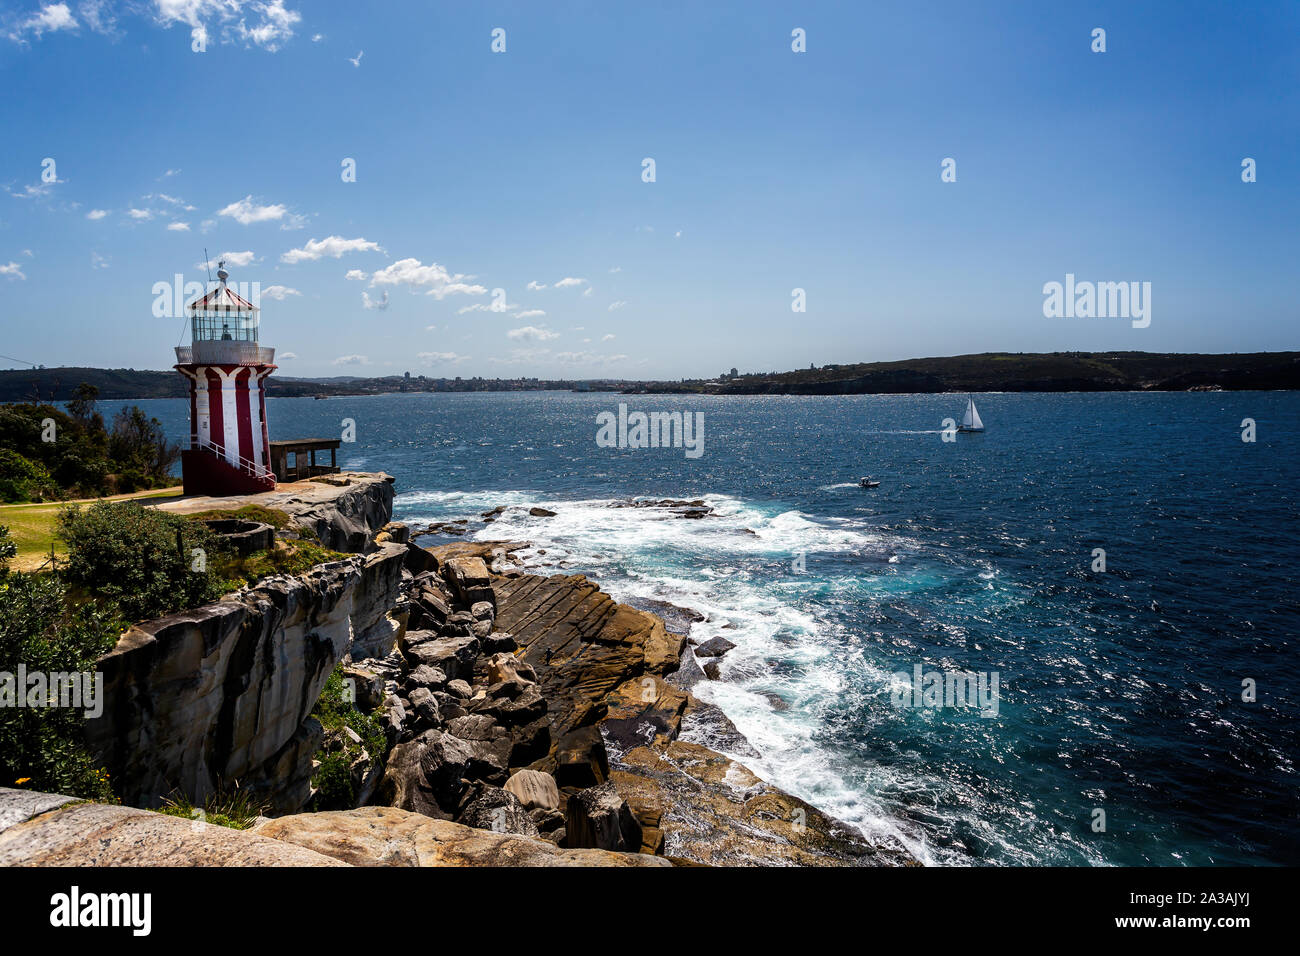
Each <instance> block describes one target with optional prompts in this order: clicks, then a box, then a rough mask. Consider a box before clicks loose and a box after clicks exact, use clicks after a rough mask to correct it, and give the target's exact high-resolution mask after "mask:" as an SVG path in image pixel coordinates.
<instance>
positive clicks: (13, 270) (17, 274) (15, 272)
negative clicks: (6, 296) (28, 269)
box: [0, 260, 27, 279]
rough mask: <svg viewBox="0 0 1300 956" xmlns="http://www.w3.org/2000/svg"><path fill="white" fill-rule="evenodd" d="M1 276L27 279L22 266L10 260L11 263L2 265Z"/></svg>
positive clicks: (0, 267) (0, 268)
mask: <svg viewBox="0 0 1300 956" xmlns="http://www.w3.org/2000/svg"><path fill="white" fill-rule="evenodd" d="M0 276H8V277H9V278H10V279H26V278H27V276H26V275H25V274H24V273H23V269H22V266H20V265H19V264H18V263H16V262H14V261H12V260H10V262H9V265H7V266H0Z"/></svg>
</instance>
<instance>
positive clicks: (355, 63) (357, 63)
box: [348, 50, 366, 69]
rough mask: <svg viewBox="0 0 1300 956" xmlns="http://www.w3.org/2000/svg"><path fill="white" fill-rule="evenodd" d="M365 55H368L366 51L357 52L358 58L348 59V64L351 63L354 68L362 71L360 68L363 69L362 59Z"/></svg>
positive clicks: (351, 57)
mask: <svg viewBox="0 0 1300 956" xmlns="http://www.w3.org/2000/svg"><path fill="white" fill-rule="evenodd" d="M365 55H366V51H365V50H359V51H358V52H357V55H356V56H350V57H348V62H349V63H351V64H352V65H353V66H355V67H357V68H358V69H360V67H361V58H362V57H363V56H365Z"/></svg>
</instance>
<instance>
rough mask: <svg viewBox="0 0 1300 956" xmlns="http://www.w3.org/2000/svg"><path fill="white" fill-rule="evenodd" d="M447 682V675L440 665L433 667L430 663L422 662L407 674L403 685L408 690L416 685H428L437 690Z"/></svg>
mask: <svg viewBox="0 0 1300 956" xmlns="http://www.w3.org/2000/svg"><path fill="white" fill-rule="evenodd" d="M446 683H447V675H446V674H445V673H443V671H442V669H441V668H439V667H433V666H431V665H429V664H421V665H420V666H419V667H417V668H416V669H415V670H413V671H411V673H409V674H407V675H406V681H405V683H404V684H403V685H402V686H403V687H405V688H406V689H407V690H408V691H409V690H412V689H413V688H416V687H427V688H429V689H430V690H435V689H437V688H439V687H442V686H444V685H445V684H446Z"/></svg>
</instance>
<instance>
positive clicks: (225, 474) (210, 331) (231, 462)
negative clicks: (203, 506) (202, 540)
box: [176, 262, 275, 495]
mask: <svg viewBox="0 0 1300 956" xmlns="http://www.w3.org/2000/svg"><path fill="white" fill-rule="evenodd" d="M229 276H230V274H229V273H228V272H227V271H226V266H225V263H224V262H221V263H218V267H217V279H218V284H217V286H216V287H215V288H213V289H211V290H209V291H208V292H207V293H205V294H204V295H202V296H200V297H199V298H198V299H195V300H194V301H193V302H191V303H190V304H189V305H187V306H186V307H185V311H186V312H187V313H188V315H189V317H190V329H191V332H192V338H191V344H190V345H188V346H184V345H182V346H177V348H176V362H177V364H176V371H178V372H180V373H181V374H182V375H184V376H185V377H186V378H187V379H188V380H189V383H190V447H189V448H188V449H187V450H186V451H184V452H182V454H181V469H182V472H183V474H184V482H185V494H187V495H244V494H254V493H256V492H261V491H271V490H273V489H274V488H275V475H274V474H273V473H272V472H271V469H270V464H271V453H270V438H269V435H268V432H267V427H266V378H267V376H269V375H270V374H271V373H272V372H274V371H275V364H274V363H275V349H272V348H266V347H265V346H262V345H259V344H258V342H257V314H258V312H259V309H258V307H257V306H255V305H253V304H252V303H251V302H249V301H248V300H247V299H246V298H244V297H243V296H241V295H239V294H238V293H237V292H235V291H234V290H233V289H231V288H230V287H229V286H228V285H227V284H226V279H228V278H229Z"/></svg>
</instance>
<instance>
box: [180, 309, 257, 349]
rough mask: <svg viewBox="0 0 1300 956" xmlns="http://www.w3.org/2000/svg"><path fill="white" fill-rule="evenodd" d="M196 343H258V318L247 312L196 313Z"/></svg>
mask: <svg viewBox="0 0 1300 956" xmlns="http://www.w3.org/2000/svg"><path fill="white" fill-rule="evenodd" d="M194 341H196V342H222V341H224V342H256V341H257V317H256V316H254V315H249V314H248V313H246V312H200V313H196V314H195V316H194Z"/></svg>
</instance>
